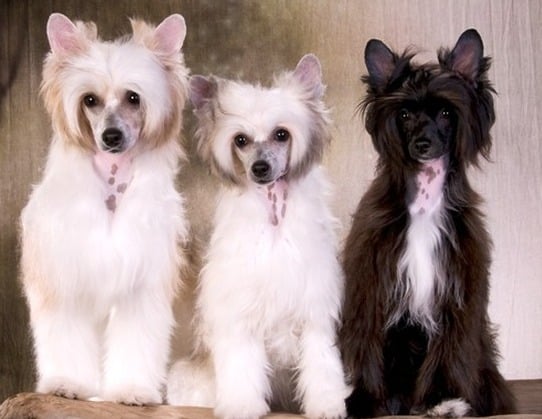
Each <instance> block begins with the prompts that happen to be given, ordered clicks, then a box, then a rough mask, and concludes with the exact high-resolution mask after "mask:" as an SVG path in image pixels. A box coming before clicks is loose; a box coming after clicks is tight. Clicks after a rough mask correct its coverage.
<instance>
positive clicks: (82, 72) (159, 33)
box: [42, 13, 187, 153]
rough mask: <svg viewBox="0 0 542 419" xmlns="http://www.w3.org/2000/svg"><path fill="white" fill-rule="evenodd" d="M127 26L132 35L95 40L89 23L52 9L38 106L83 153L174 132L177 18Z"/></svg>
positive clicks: (181, 88) (181, 71)
mask: <svg viewBox="0 0 542 419" xmlns="http://www.w3.org/2000/svg"><path fill="white" fill-rule="evenodd" d="M131 24H132V30H133V35H132V37H130V38H124V39H121V40H118V41H113V42H101V41H99V40H98V38H97V31H96V26H95V25H94V24H93V23H82V22H76V23H75V24H74V23H72V22H71V21H70V20H68V19H67V18H66V17H65V16H63V15H61V14H58V13H57V14H53V15H52V16H51V18H50V20H49V22H48V25H47V36H48V38H49V43H50V44H51V53H50V54H49V55H48V56H47V58H46V60H45V66H44V70H43V84H42V94H43V97H44V99H45V104H46V107H47V110H48V111H49V112H50V114H51V116H52V118H53V124H54V126H55V129H56V130H57V131H58V132H63V133H64V136H63V138H66V139H68V140H69V141H70V142H72V143H74V144H77V145H78V146H80V147H83V148H86V149H88V150H89V151H98V150H101V151H106V152H110V153H122V152H125V151H127V150H130V149H132V148H134V147H136V146H137V148H138V149H148V148H152V147H156V146H158V145H160V144H163V143H164V142H165V141H167V140H168V139H169V138H171V137H172V136H175V135H176V133H178V132H179V129H180V121H181V112H182V109H183V107H184V101H185V97H186V90H185V84H184V80H185V79H186V75H187V71H186V68H185V67H184V63H183V60H182V56H179V55H176V52H178V51H179V49H180V48H181V46H182V43H183V41H184V37H185V34H186V28H185V25H184V20H182V17H180V16H179V15H173V16H170V17H169V18H168V19H165V20H164V21H163V22H162V24H160V25H159V26H158V27H157V28H153V27H152V26H150V25H147V24H146V23H145V22H142V21H137V20H132V21H131ZM171 86H173V88H171Z"/></svg>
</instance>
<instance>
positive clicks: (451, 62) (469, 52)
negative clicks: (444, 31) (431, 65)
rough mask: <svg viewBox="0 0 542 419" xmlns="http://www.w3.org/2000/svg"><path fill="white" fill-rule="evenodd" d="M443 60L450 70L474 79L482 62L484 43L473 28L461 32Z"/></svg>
mask: <svg viewBox="0 0 542 419" xmlns="http://www.w3.org/2000/svg"><path fill="white" fill-rule="evenodd" d="M445 61H446V62H445V64H446V65H447V67H448V68H449V69H450V70H452V71H456V72H458V73H460V74H461V75H462V76H463V77H466V78H467V79H469V80H472V81H474V80H476V79H477V77H478V75H479V74H480V69H481V67H483V63H484V44H483V42H482V38H481V37H480V34H479V33H478V32H477V31H476V30H475V29H468V30H466V31H465V32H463V33H462V34H461V36H460V37H459V39H458V40H457V43H456V44H455V47H454V48H453V49H452V52H450V54H449V55H448V56H447V59H446V60H445ZM441 64H442V62H441Z"/></svg>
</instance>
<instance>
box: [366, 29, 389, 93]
mask: <svg viewBox="0 0 542 419" xmlns="http://www.w3.org/2000/svg"><path fill="white" fill-rule="evenodd" d="M395 64H396V63H395V55H394V54H393V52H392V51H391V50H390V49H389V48H388V47H387V46H386V44H384V43H383V42H382V41H380V40H378V39H371V40H370V41H369V42H367V45H366V46H365V65H366V66H367V71H368V72H369V83H370V84H371V85H373V86H380V87H382V86H385V85H386V84H387V83H388V81H389V80H390V78H391V76H392V74H393V71H394V70H395Z"/></svg>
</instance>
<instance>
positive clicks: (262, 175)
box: [250, 160, 273, 183]
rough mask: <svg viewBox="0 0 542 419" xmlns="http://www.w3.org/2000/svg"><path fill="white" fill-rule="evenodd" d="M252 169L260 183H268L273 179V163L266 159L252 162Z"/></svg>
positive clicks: (255, 178) (253, 174) (254, 176)
mask: <svg viewBox="0 0 542 419" xmlns="http://www.w3.org/2000/svg"><path fill="white" fill-rule="evenodd" d="M250 171H251V172H252V177H253V179H254V180H255V181H256V182H258V183H268V182H271V181H272V180H273V179H271V177H270V175H271V165H270V164H269V163H267V162H266V161H265V160H257V161H255V162H254V163H253V164H252V166H251V168H250Z"/></svg>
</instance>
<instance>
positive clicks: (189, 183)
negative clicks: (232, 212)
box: [0, 0, 542, 401]
mask: <svg viewBox="0 0 542 419" xmlns="http://www.w3.org/2000/svg"><path fill="white" fill-rule="evenodd" d="M53 11H59V12H63V13H65V14H67V15H68V16H70V17H72V18H80V19H84V20H94V21H95V22H97V24H98V29H99V32H100V33H101V35H102V37H104V38H107V39H110V38H111V37H115V36H117V35H119V34H122V33H125V32H126V31H127V30H128V28H129V24H128V21H127V19H126V17H127V16H138V17H143V18H145V19H148V20H151V21H153V22H158V21H160V20H161V19H162V18H164V17H165V16H167V15H168V14H170V13H174V12H178V13H181V14H183V15H184V16H185V18H186V21H187V26H188V36H187V39H186V42H185V58H186V62H187V65H188V66H189V67H190V68H191V69H192V72H193V73H204V74H206V73H215V74H217V75H222V76H228V77H242V78H245V79H247V80H263V81H267V80H269V79H270V77H271V75H272V73H273V72H276V71H280V70H281V69H284V68H293V67H294V66H295V64H296V63H297V61H298V60H299V58H300V57H301V56H302V55H303V54H305V53H307V52H314V53H315V54H317V55H318V57H319V58H320V59H321V62H322V65H323V70H324V77H325V81H326V83H327V85H328V90H327V96H326V97H327V99H326V100H327V103H328V104H329V106H330V107H331V108H332V109H333V118H334V121H335V126H334V131H333V133H334V142H333V144H332V146H331V147H330V148H329V150H328V152H327V154H326V157H325V165H326V166H327V167H328V169H329V173H330V175H331V178H332V180H333V182H334V183H335V185H336V195H335V200H334V210H335V212H336V214H337V215H338V216H339V217H340V219H341V221H342V223H343V230H342V235H344V234H345V232H346V231H347V229H348V228H349V224H350V214H351V213H352V211H353V210H354V208H355V206H356V204H357V202H358V200H359V198H360V196H361V194H362V193H363V192H364V190H365V189H366V188H367V185H368V184H369V182H370V181H371V179H372V176H373V172H374V164H375V152H374V151H373V149H372V147H371V144H370V140H369V138H368V136H367V134H366V132H365V131H364V128H363V125H362V123H361V121H360V118H359V116H358V115H357V114H356V107H357V104H358V103H359V100H360V97H361V95H362V94H363V90H364V89H363V88H362V86H361V83H360V82H359V78H360V75H361V74H362V73H364V72H365V68H364V64H363V60H362V51H363V48H364V46H365V43H366V42H367V40H368V39H370V38H380V39H382V40H384V41H385V42H386V43H387V44H388V45H390V46H392V47H394V48H398V49H402V48H404V47H406V46H408V45H411V44H416V45H419V46H420V47H422V48H423V50H424V51H425V52H424V53H423V59H424V60H425V59H434V58H435V50H436V49H437V48H438V47H439V46H441V45H445V46H453V44H454V43H455V41H456V40H457V37H458V36H459V34H460V33H461V32H462V31H463V30H465V29H466V28H470V27H475V28H477V29H478V30H479V32H480V33H481V35H482V37H483V39H484V42H485V47H486V52H487V53H488V54H490V55H492V56H493V63H494V64H493V67H492V68H491V71H490V76H491V78H492V80H493V81H494V83H495V86H496V89H497V91H498V92H499V96H498V98H497V101H496V106H497V123H496V126H495V127H494V130H493V136H494V148H493V152H492V162H491V163H487V164H484V165H483V167H482V169H483V170H482V171H477V172H473V173H472V176H473V180H474V184H475V185H476V187H477V189H478V190H479V191H480V192H481V193H482V194H483V196H484V197H485V199H486V205H485V210H486V212H487V215H488V221H489V228H490V230H491V233H492V235H493V238H494V244H495V251H494V263H493V277H492V291H491V305H490V316H491V318H492V320H493V321H494V322H495V324H496V325H497V326H498V329H499V331H500V339H499V343H500V348H501V353H502V355H503V359H502V364H501V366H502V371H503V372H504V374H505V376H506V377H507V378H510V379H517V378H542V345H541V342H542V304H541V301H542V280H541V279H540V272H541V271H542V238H541V237H542V234H541V233H542V231H541V230H542V212H541V210H540V203H541V202H542V187H541V181H542V163H541V158H542V150H541V138H540V136H541V133H542V118H541V116H540V115H541V114H542V103H541V100H542V99H541V98H542V77H541V76H540V74H541V73H542V61H541V60H542V58H541V57H542V54H541V49H540V48H541V47H540V45H541V44H542V24H541V22H542V2H541V1H538V0H532V1H526V0H524V1H522V0H510V1H504V0H492V1H489V0H476V1H473V0H448V1H445V0H440V1H435V0H402V1H399V0H389V1H373V0H367V1H362V0H358V1H335V0H325V1H324V0H321V1H317V0H284V1H279V0H267V1H261V2H257V1H213V0H207V1H204V0H202V1H195V0H194V1H180V0H179V1H174V0H170V1H165V0H163V1H152V0H148V1H145V0H137V1H133V0H116V1H115V2H110V1H105V0H104V1H98V0H56V1H45V0H43V1H32V0H20V1H15V0H2V1H1V4H0V83H1V84H0V338H1V342H0V401H1V400H2V399H3V398H4V397H5V396H7V395H8V394H10V393H13V392H15V391H20V390H28V389H30V388H31V386H32V362H31V349H30V348H31V347H30V344H29V338H28V333H27V312H26V308H25V305H24V300H23V299H22V297H21V293H20V288H19V286H18V284H17V278H16V277H17V269H18V248H17V219H18V216H19V213H20V210H21V208H22V207H23V205H24V204H25V202H26V199H27V196H28V194H29V191H30V188H31V184H32V183H35V182H36V181H37V180H38V179H39V177H40V173H41V170H42V168H43V164H44V158H45V155H46V150H47V146H48V142H49V134H50V128H49V122H48V120H47V117H46V115H45V114H44V111H43V108H42V103H41V101H40V99H39V97H38V90H39V83H40V78H41V64H42V59H43V56H44V54H45V52H46V51H47V49H48V46H47V40H46V36H45V22H46V20H47V17H48V15H49V14H50V13H51V12H53ZM186 114H187V117H186V124H185V126H186V130H185V137H186V144H187V148H188V149H189V152H190V155H191V157H190V164H189V165H187V166H186V167H185V168H184V170H183V171H182V173H181V176H180V178H179V183H180V185H181V187H182V189H183V190H184V191H185V193H186V196H187V201H188V205H189V215H190V218H191V221H192V224H193V227H194V231H195V233H196V234H197V235H198V236H199V237H200V238H203V239H205V237H206V236H207V235H208V233H209V232H208V225H209V224H208V221H209V217H210V215H211V214H212V210H213V194H214V192H215V190H216V183H215V181H214V180H213V179H212V178H211V177H210V176H209V174H208V172H207V170H206V169H205V168H204V167H202V166H201V164H200V162H199V161H198V160H197V158H196V157H194V155H193V142H192V141H191V136H190V133H191V132H192V127H193V119H192V117H191V116H190V112H187V113H186ZM52 245H54V244H52ZM98 280H99V279H98Z"/></svg>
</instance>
